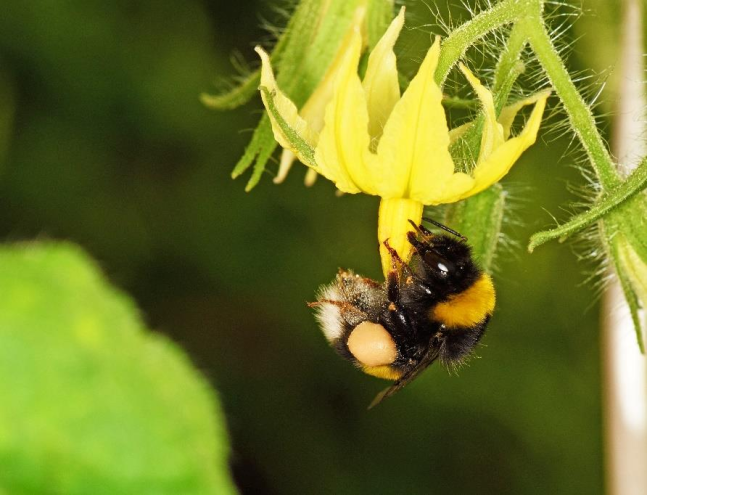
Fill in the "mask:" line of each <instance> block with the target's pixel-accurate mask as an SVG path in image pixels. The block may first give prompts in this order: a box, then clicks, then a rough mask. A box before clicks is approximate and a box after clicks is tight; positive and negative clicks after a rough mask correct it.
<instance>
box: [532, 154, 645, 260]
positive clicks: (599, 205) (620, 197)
mask: <svg viewBox="0 0 750 495" xmlns="http://www.w3.org/2000/svg"><path fill="white" fill-rule="evenodd" d="M644 189H646V158H644V159H643V161H642V162H641V164H640V165H639V166H638V168H637V169H636V170H635V171H634V172H633V173H632V174H630V176H629V177H628V178H627V180H625V181H624V182H622V183H620V184H619V185H617V186H616V187H614V188H613V189H611V190H609V191H606V192H605V193H604V194H603V195H602V197H601V198H600V199H599V201H597V202H596V203H595V204H594V205H592V206H591V208H590V209H588V210H587V211H586V212H584V213H581V214H580V215H576V216H574V217H573V218H571V219H570V220H568V221H567V222H565V223H564V224H563V225H561V226H559V227H557V228H556V229H551V230H545V231H544V232H538V233H536V234H534V235H532V236H531V240H530V241H529V252H530V253H531V252H533V251H534V249H535V248H537V247H539V246H541V245H542V244H544V243H545V242H548V241H551V240H552V239H557V238H560V239H561V240H564V239H566V238H567V237H569V236H570V235H572V234H575V233H576V232H580V231H581V230H583V229H585V228H586V227H588V226H589V225H592V224H593V223H594V222H596V221H597V220H599V219H600V218H602V217H604V215H606V214H608V213H610V212H611V211H612V210H614V209H615V208H618V207H619V206H621V205H623V204H625V203H626V202H627V201H628V200H629V199H630V198H632V197H633V196H635V195H636V194H638V193H639V192H641V191H643V190H644Z"/></svg>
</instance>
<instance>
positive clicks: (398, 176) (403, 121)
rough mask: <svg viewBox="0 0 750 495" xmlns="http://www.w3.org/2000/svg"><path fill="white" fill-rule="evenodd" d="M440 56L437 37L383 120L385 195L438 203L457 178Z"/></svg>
mask: <svg viewBox="0 0 750 495" xmlns="http://www.w3.org/2000/svg"><path fill="white" fill-rule="evenodd" d="M439 55H440V40H435V43H434V44H433V45H432V47H431V48H430V50H429V51H428V52H427V55H426V56H425V59H424V61H423V62H422V65H421V66H420V68H419V71H418V72H417V75H416V76H415V77H414V79H413V80H412V81H411V83H410V84H409V87H408V88H407V89H406V91H405V92H404V95H403V96H402V97H401V99H400V100H399V101H398V103H396V106H395V107H394V108H393V111H392V112H391V116H390V117H389V118H388V122H386V124H385V128H384V130H383V136H382V137H381V138H380V142H379V143H378V161H379V162H380V167H381V174H382V175H383V176H385V177H388V181H387V184H386V185H385V186H387V187H383V188H382V189H381V191H380V193H379V194H380V195H381V196H383V197H384V198H392V197H407V198H411V199H415V200H417V201H420V202H422V203H424V204H435V203H440V202H442V201H440V198H441V197H442V195H443V190H444V189H445V188H446V187H448V183H449V182H450V181H451V177H452V176H453V171H454V166H453V160H452V159H451V155H450V153H449V151H448V144H449V141H450V138H449V136H448V124H447V122H446V119H445V111H444V110H443V106H442V103H441V102H442V98H443V95H442V92H441V91H440V87H439V86H438V85H437V84H436V83H435V68H436V67H437V61H438V56H439Z"/></svg>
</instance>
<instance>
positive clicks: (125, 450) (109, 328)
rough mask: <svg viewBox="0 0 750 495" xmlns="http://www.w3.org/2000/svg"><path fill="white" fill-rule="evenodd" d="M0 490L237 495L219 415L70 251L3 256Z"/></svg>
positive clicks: (168, 349) (179, 356) (194, 376)
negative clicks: (230, 477) (235, 494)
mask: <svg viewBox="0 0 750 495" xmlns="http://www.w3.org/2000/svg"><path fill="white" fill-rule="evenodd" d="M0 376H2V377H3V379H2V382H1V383H0V404H1V405H0V466H2V469H0V493H13V494H24V493H50V492H51V491H54V493H76V494H83V493H96V494H103V493H106V494H120V493H122V494H134V493H138V494H145V493H149V494H157V493H180V494H191V493H195V494H224V493H234V488H233V487H232V485H231V483H230V480H229V476H228V469H227V466H226V461H227V440H226V432H225V430H224V425H223V420H222V417H221V410H220V407H219V403H218V401H217V399H216V396H215V394H214V393H213V391H212V390H211V388H210V386H209V385H208V383H207V382H206V381H205V379H204V378H202V377H201V376H200V374H199V373H198V372H197V371H196V370H195V369H194V368H193V367H192V366H191V364H190V362H189V360H188V358H187V357H186V356H185V354H184V353H183V352H182V351H181V350H180V349H179V348H178V347H177V346H175V345H174V344H173V343H171V342H169V341H168V340H166V339H164V338H163V337H161V336H159V335H158V334H155V333H150V332H147V331H146V330H145V329H144V327H143V323H142V322H141V320H140V318H139V316H138V311H137V309H136V307H135V306H134V305H133V303H132V302H131V301H130V299H129V298H127V297H126V296H125V295H123V294H122V293H120V292H119V291H117V290H116V289H113V288H112V287H111V286H109V285H108V284H107V282H106V281H105V280H104V278H103V277H102V275H101V273H100V272H99V271H98V270H97V269H96V268H95V267H94V266H93V264H92V262H91V261H90V260H89V259H88V257H87V256H86V255H85V254H84V253H83V252H82V251H81V250H80V249H79V248H77V247H76V246H73V245H70V244H41V243H35V244H27V245H18V246H12V247H2V248H0Z"/></svg>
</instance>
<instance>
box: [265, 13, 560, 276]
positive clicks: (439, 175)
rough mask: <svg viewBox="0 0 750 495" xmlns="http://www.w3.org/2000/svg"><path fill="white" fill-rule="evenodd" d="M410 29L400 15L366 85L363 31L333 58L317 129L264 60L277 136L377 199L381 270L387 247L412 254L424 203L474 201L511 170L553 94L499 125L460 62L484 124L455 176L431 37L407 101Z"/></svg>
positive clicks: (347, 186)
mask: <svg viewBox="0 0 750 495" xmlns="http://www.w3.org/2000/svg"><path fill="white" fill-rule="evenodd" d="M403 24H404V9H403V8H402V9H401V12H400V13H399V15H398V16H397V17H396V18H395V19H394V20H393V22H392V23H391V25H390V27H389V28H388V30H387V31H386V33H385V34H384V35H383V37H382V38H381V39H380V41H378V43H377V44H376V45H375V47H374V48H373V49H372V52H371V53H370V57H369V59H368V63H367V70H366V72H365V76H364V79H363V80H360V78H359V75H358V73H357V69H358V66H359V59H360V54H361V47H362V36H361V34H360V30H359V27H358V26H355V27H354V28H353V30H352V32H351V37H350V39H349V43H348V44H347V46H346V49H345V51H344V53H342V54H341V56H340V57H337V61H336V67H335V69H334V70H335V75H334V76H333V79H332V87H333V94H332V96H331V99H330V101H329V102H328V104H327V105H326V108H325V113H324V115H323V126H322V128H321V130H320V131H319V132H318V131H317V130H316V129H314V128H313V127H312V126H311V125H310V124H309V122H308V121H307V120H306V119H303V118H302V117H301V116H300V115H299V113H298V111H297V108H296V107H295V105H294V103H292V101H291V100H289V98H287V97H286V96H285V95H284V93H283V92H282V91H281V89H280V88H279V87H278V86H277V85H276V80H275V78H274V75H273V70H272V68H271V64H270V60H269V57H268V55H267V54H266V53H265V52H264V51H263V50H262V49H260V48H256V51H257V52H258V54H259V55H260V56H261V60H262V69H261V91H262V97H263V102H264V104H265V105H266V108H267V109H268V111H269V114H270V115H271V121H272V124H273V130H274V136H275V137H276V140H277V141H278V142H279V144H281V146H282V147H284V148H285V149H288V150H291V151H292V152H293V153H294V154H295V155H296V156H297V158H299V160H300V161H301V162H302V163H304V164H305V165H307V166H308V167H310V168H311V169H312V170H314V171H316V172H317V173H319V174H320V175H322V176H324V177H326V178H327V179H329V180H331V181H332V182H333V183H334V184H335V185H336V187H337V188H338V189H339V190H341V191H343V192H345V193H350V194H355V193H359V192H363V193H366V194H372V195H375V196H380V197H381V198H382V199H381V204H380V211H379V219H378V240H379V241H380V243H381V244H380V253H381V260H382V264H383V271H384V273H387V272H388V271H389V269H390V267H391V257H390V255H389V253H388V251H387V249H385V247H384V246H383V241H385V240H386V239H387V240H389V244H390V245H391V246H392V247H393V248H394V249H395V250H396V252H398V254H399V255H400V256H401V258H402V259H404V260H408V259H409V257H410V255H411V249H412V247H411V244H410V243H409V242H408V240H407V233H408V232H409V231H410V230H412V227H411V225H410V224H409V222H408V220H412V221H414V222H415V223H416V224H419V223H420V221H421V218H422V210H423V208H424V206H425V205H437V204H443V203H452V202H455V201H459V200H462V199H465V198H468V197H469V196H472V195H474V194H477V193H479V192H481V191H483V190H484V189H486V188H488V187H490V186H491V185H492V184H494V183H495V182H497V181H498V180H500V179H501V178H502V177H503V176H505V174H507V173H508V171H509V170H510V168H511V167H512V166H513V164H514V163H515V162H516V160H518V158H519V157H520V156H521V153H523V151H524V150H526V149H527V148H528V147H529V146H531V145H532V144H534V142H535V141H536V135H537V132H538V130H539V126H540V123H541V120H542V113H543V112H544V105H545V102H546V100H547V97H548V96H549V92H548V91H545V92H542V93H538V94H536V95H534V96H532V97H530V98H527V99H525V100H522V101H520V102H518V103H516V104H514V105H512V106H510V107H508V108H505V109H503V111H502V112H501V114H500V118H499V119H498V118H497V116H496V114H495V108H494V103H493V98H492V94H491V93H490V91H489V90H488V89H487V88H485V87H484V86H482V84H481V83H480V82H479V80H478V79H477V78H476V77H475V76H474V75H473V74H472V73H471V72H470V71H469V70H468V69H467V68H466V67H465V66H463V65H461V71H462V72H463V74H464V76H465V77H466V78H467V79H468V81H469V83H470V84H471V85H472V87H473V89H474V91H475V92H476V93H477V96H478V97H479V100H480V102H481V104H482V111H483V113H484V124H483V132H482V142H481V146H480V150H479V156H478V159H477V163H476V166H475V167H474V168H473V169H472V170H471V171H470V173H465V172H457V171H456V166H455V164H454V162H453V159H452V157H451V153H450V151H449V147H450V144H451V140H452V137H453V138H454V139H455V138H456V136H457V135H459V134H460V131H461V129H460V128H459V129H454V130H453V131H452V132H450V131H449V129H448V122H447V119H446V116H445V111H444V109H443V106H442V99H443V95H442V92H441V89H440V86H438V84H437V83H436V82H435V78H434V74H435V68H436V67H437V63H438V58H439V55H440V41H439V40H435V42H434V43H433V45H432V47H431V48H430V49H429V51H428V52H427V55H426V56H425V58H424V61H423V62H422V64H421V66H420V68H419V71H418V72H417V75H416V76H415V77H414V79H412V81H411V83H410V84H409V86H408V88H407V89H406V91H405V92H404V94H403V95H401V93H400V90H399V84H398V72H397V69H396V55H395V54H394V53H393V46H394V44H395V43H396V39H397V38H398V35H399V33H400V31H401V28H402V27H403ZM528 104H534V109H533V111H532V112H531V116H530V118H529V120H528V122H527V124H526V126H525V127H524V129H523V130H522V131H521V133H520V134H518V135H517V136H514V137H512V138H510V139H509V137H510V136H509V134H510V126H511V124H512V122H513V119H514V117H515V116H516V114H517V113H518V111H519V110H520V109H521V108H522V107H523V106H525V105H528Z"/></svg>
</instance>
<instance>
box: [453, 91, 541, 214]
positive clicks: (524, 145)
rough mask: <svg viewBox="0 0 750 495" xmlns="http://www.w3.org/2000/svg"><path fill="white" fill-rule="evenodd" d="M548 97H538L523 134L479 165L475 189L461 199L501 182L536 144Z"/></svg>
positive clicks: (505, 144)
mask: <svg viewBox="0 0 750 495" xmlns="http://www.w3.org/2000/svg"><path fill="white" fill-rule="evenodd" d="M548 96H549V92H545V93H540V94H539V95H538V97H536V105H535V106H534V110H533V111H532V112H531V116H530V117H529V121H528V122H527V123H526V127H524V129H523V131H521V134H519V135H518V136H516V137H514V138H512V139H510V140H508V141H506V142H505V143H503V144H502V145H500V146H499V147H497V148H496V149H495V150H494V151H493V152H492V154H491V155H490V156H489V157H488V158H487V159H485V160H484V161H480V162H479V163H478V164H477V166H476V168H475V169H474V172H473V173H472V175H473V176H474V180H475V184H474V187H472V188H471V189H470V190H469V191H468V192H467V193H466V194H464V195H463V196H462V197H461V198H459V199H463V198H467V197H469V196H472V195H474V194H477V193H479V192H481V191H483V190H484V189H487V188H488V187H490V186H491V185H492V184H494V183H495V182H497V181H499V180H500V179H501V178H503V177H504V176H505V174H507V173H508V171H509V170H510V168H511V167H512V166H513V164H514V163H515V162H516V160H518V158H519V157H520V156H521V153H523V152H524V151H526V149H528V148H529V147H530V146H531V145H532V144H534V143H535V142H536V135H537V132H539V126H540V124H541V122H542V114H543V113H544V105H545V103H546V102H547V97H548Z"/></svg>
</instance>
